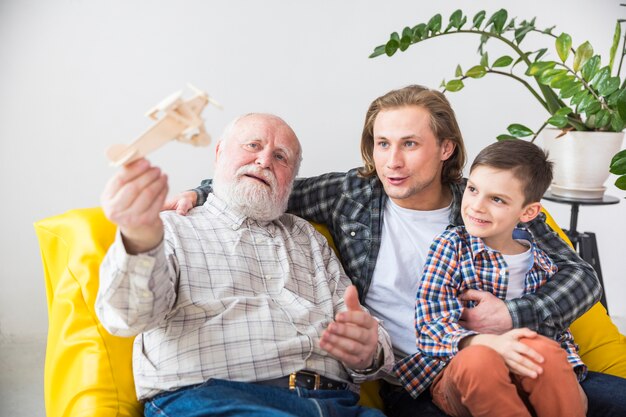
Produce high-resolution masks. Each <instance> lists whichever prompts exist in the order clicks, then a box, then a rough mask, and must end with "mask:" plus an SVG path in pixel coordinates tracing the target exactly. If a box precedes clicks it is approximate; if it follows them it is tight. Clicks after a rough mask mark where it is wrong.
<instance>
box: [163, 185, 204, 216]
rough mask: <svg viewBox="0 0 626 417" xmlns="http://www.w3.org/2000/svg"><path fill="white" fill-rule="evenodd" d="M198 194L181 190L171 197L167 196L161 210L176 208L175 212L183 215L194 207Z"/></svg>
mask: <svg viewBox="0 0 626 417" xmlns="http://www.w3.org/2000/svg"><path fill="white" fill-rule="evenodd" d="M197 200H198V195H197V194H196V193H195V192H194V191H183V192H182V193H180V194H178V195H175V196H174V197H172V198H168V199H167V201H166V202H165V204H164V205H163V208H162V210H176V213H178V214H180V215H181V216H184V215H186V214H187V212H188V211H189V210H191V209H192V208H194V206H195V205H196V201H197Z"/></svg>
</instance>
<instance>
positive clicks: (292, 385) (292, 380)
mask: <svg viewBox="0 0 626 417" xmlns="http://www.w3.org/2000/svg"><path fill="white" fill-rule="evenodd" d="M298 374H303V375H308V376H312V377H313V378H315V382H314V384H313V390H318V389H320V382H321V381H320V380H321V377H320V375H319V374H316V373H313V372H307V371H300V372H292V373H290V374H289V389H290V390H295V389H296V381H297V378H298Z"/></svg>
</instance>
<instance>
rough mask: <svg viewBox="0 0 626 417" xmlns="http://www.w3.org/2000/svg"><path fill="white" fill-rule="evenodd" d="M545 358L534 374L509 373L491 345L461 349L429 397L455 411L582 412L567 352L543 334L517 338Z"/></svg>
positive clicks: (504, 415) (542, 416) (554, 415)
mask: <svg viewBox="0 0 626 417" xmlns="http://www.w3.org/2000/svg"><path fill="white" fill-rule="evenodd" d="M520 341H521V342H523V343H525V344H527V345H528V346H530V347H531V348H533V349H534V350H535V351H537V352H538V353H539V354H541V355H542V356H543V358H544V362H543V364H541V366H542V367H543V372H542V373H541V374H540V375H539V376H538V377H537V378H535V379H533V378H529V377H523V376H520V375H517V374H513V373H511V372H510V371H509V369H508V367H507V366H506V364H505V362H504V359H503V358H502V356H500V354H498V353H497V352H496V351H495V350H493V349H491V348H489V347H486V346H480V345H474V346H468V347H467V348H465V349H463V350H461V351H460V352H459V353H458V354H457V355H456V356H455V357H454V358H453V359H452V360H451V361H450V363H449V364H448V366H446V368H445V369H444V370H443V371H442V372H441V373H440V374H439V375H437V378H435V381H434V382H433V384H432V386H431V388H430V389H431V393H432V397H433V402H434V403H435V404H436V405H437V407H439V408H440V409H441V410H443V411H444V412H446V413H447V414H450V415H451V416H454V417H466V416H467V417H471V416H473V417H483V416H498V417H509V416H511V417H512V416H516V417H517V416H528V417H530V416H537V417H558V416H567V417H578V416H580V417H584V416H585V414H586V411H587V405H586V403H587V401H586V397H585V395H584V392H583V391H582V389H581V388H580V384H579V383H578V380H577V379H576V374H575V373H574V370H573V368H572V365H571V364H570V363H569V362H568V361H567V354H566V352H565V350H563V349H562V348H561V347H560V346H559V344H558V343H557V342H555V341H553V340H550V339H548V338H546V337H543V336H537V337H535V338H532V339H530V338H524V339H520Z"/></svg>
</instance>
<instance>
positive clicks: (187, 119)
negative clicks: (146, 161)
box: [106, 84, 221, 166]
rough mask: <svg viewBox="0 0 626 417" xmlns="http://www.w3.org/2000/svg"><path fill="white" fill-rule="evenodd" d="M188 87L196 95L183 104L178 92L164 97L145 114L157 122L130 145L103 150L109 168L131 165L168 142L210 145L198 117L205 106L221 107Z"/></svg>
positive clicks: (180, 92) (201, 92) (204, 94)
mask: <svg viewBox="0 0 626 417" xmlns="http://www.w3.org/2000/svg"><path fill="white" fill-rule="evenodd" d="M188 86H189V88H190V89H191V90H193V91H194V92H195V93H196V94H195V96H193V97H192V98H190V99H189V100H183V99H182V98H181V97H182V91H178V92H176V93H174V94H172V95H171V96H169V97H167V98H166V99H165V100H163V101H161V102H160V103H159V104H158V105H156V106H155V107H154V108H152V109H151V110H150V111H148V113H147V114H146V115H147V116H148V117H149V118H151V119H153V120H156V121H157V122H156V123H155V124H153V125H152V126H151V127H150V128H149V129H148V130H146V131H145V132H144V133H143V134H142V135H141V136H139V137H138V138H137V139H135V141H134V142H132V143H131V144H130V145H123V144H117V145H113V146H111V147H110V148H109V149H107V151H106V156H107V158H108V159H109V161H111V165H114V166H120V165H124V164H128V163H131V162H133V161H134V160H136V159H139V158H142V157H144V156H146V155H148V154H149V153H150V152H152V151H154V150H155V149H157V148H160V147H161V146H163V145H164V144H165V143H166V142H169V141H171V140H178V141H181V142H184V143H190V144H192V145H195V146H207V145H209V144H210V143H211V137H210V136H209V134H208V133H207V131H206V128H205V126H204V121H203V120H202V117H201V116H200V114H201V113H202V110H203V109H204V107H205V106H206V105H207V104H208V103H211V104H213V105H214V106H216V107H218V108H221V106H220V105H219V103H217V102H216V101H215V100H213V99H211V98H210V97H209V95H208V94H207V93H205V92H204V91H201V90H199V89H197V88H196V87H194V86H192V85H191V84H188Z"/></svg>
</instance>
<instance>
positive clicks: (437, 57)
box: [0, 0, 626, 335]
mask: <svg viewBox="0 0 626 417" xmlns="http://www.w3.org/2000/svg"><path fill="white" fill-rule="evenodd" d="M478 3H479V2H472V3H471V4H470V5H469V6H466V4H468V2H464V1H460V0H448V1H438V2H425V1H415V0H406V1H387V2H381V1H363V0H344V1H334V0H316V1H299V2H288V1H279V0H267V1H252V0H250V1H244V0H229V1H211V2H210V1H200V0H188V1H165V0H141V1H132V0H131V1H129V0H124V1H122V0H107V1H97V0H95V1H86V0H51V1H45V2H44V1H36V0H3V1H2V2H0V195H1V196H2V203H1V204H0V227H1V228H0V230H1V231H2V233H1V234H0V268H1V269H0V335H2V334H4V335H15V334H31V333H44V332H46V329H47V322H46V320H47V317H46V301H45V291H44V281H43V275H42V267H41V261H40V257H39V250H38V245H37V241H36V238H35V234H34V231H33V228H32V223H33V222H34V221H36V220H38V219H41V218H44V217H47V216H51V215H55V214H58V213H62V212H64V211H66V210H68V209H71V208H76V207H89V206H96V205H98V199H99V194H100V190H101V189H102V187H103V185H104V183H105V182H106V180H107V178H108V177H109V176H110V175H111V173H112V172H113V170H112V169H111V168H110V167H109V166H108V165H107V161H106V160H105V158H104V154H103V152H104V149H106V147H107V146H108V145H110V144H112V143H115V142H129V141H131V140H132V139H133V138H134V137H135V136H136V135H138V134H139V133H141V132H142V131H143V130H144V129H146V128H147V127H148V126H149V125H150V122H149V121H148V119H145V118H144V117H143V113H144V112H145V111H146V110H148V109H149V108H150V107H151V106H152V105H154V104H156V103H157V102H158V101H159V100H160V99H162V98H163V97H165V96H166V95H168V94H170V93H172V92H174V91H176V90H178V89H180V88H182V87H183V86H184V85H185V83H186V82H188V81H191V82H193V83H195V84H196V85H197V86H199V87H201V88H203V89H206V90H208V91H209V93H211V94H212V95H214V96H215V97H216V98H217V99H218V100H220V101H221V102H222V104H223V105H224V106H225V110H224V111H223V112H220V111H218V110H215V109H213V108H212V109H209V110H208V111H206V112H205V116H206V119H207V127H208V129H209V130H210V131H211V132H212V133H213V134H214V135H215V136H217V135H218V134H219V133H220V131H221V130H222V128H223V127H224V125H225V124H226V123H227V121H228V120H230V119H231V118H233V117H234V116H236V115H238V114H241V113H243V112H249V111H267V112H274V113H277V114H279V115H281V116H283V117H284V118H285V119H286V120H287V121H288V122H290V123H291V124H292V126H293V127H294V129H295V130H296V132H297V133H298V134H299V136H300V138H301V140H302V142H303V145H304V152H305V160H304V162H303V165H302V170H301V174H302V175H313V174H318V173H322V172H326V171H331V170H347V169H349V168H352V167H355V166H357V165H359V163H360V157H359V137H360V132H361V127H362V123H363V119H364V114H365V110H366V109H367V106H368V105H369V103H370V101H371V100H372V99H374V98H375V97H377V96H379V95H381V94H383V93H385V92H387V91H388V90H390V89H392V88H396V87H401V86H404V85H406V84H409V83H420V84H425V85H429V86H432V87H437V86H438V85H439V83H440V81H441V79H442V78H444V77H447V78H450V77H451V76H452V75H453V74H454V68H455V67H456V64H457V63H461V64H462V65H463V66H464V67H465V68H469V67H470V66H471V65H474V64H475V63H477V62H478V58H477V56H476V54H475V53H474V51H475V49H476V46H477V39H476V38H475V37H472V36H454V37H448V38H443V39H440V40H432V41H429V42H426V43H423V44H420V45H417V46H414V47H412V48H411V49H410V50H409V51H408V52H406V53H404V54H401V55H399V56H397V57H393V58H392V59H388V58H386V57H380V58H377V59H375V60H370V59H368V58H367V57H368V55H369V54H370V52H371V51H372V49H373V47H374V46H376V45H379V44H381V43H384V42H385V41H386V40H387V38H388V36H389V33H391V32H392V31H395V30H401V29H402V28H403V27H404V26H413V25H414V24H416V23H418V22H423V21H426V20H428V18H430V17H431V16H432V15H433V14H434V13H436V12H442V13H443V15H444V16H445V17H446V19H447V16H449V15H450V13H451V12H452V11H453V10H454V9H456V8H457V7H465V9H466V11H468V12H469V13H470V14H471V15H473V13H474V12H476V11H478V7H477V4H478ZM618 3H619V2H618V1H617V0H616V1H608V0H603V1H602V2H594V4H593V5H592V3H591V2H589V1H586V0H558V1H551V2H547V1H536V0H532V1H531V0H526V1H524V2H519V1H513V0H506V1H495V0H491V1H482V2H480V4H481V5H482V6H483V7H484V8H485V9H487V10H488V11H490V12H493V11H495V10H496V9H497V8H499V7H507V8H508V9H509V11H510V12H511V14H512V15H517V16H520V17H523V18H530V17H532V16H535V15H537V16H539V19H538V24H540V25H544V26H551V25H552V24H558V29H560V30H563V31H566V32H569V33H570V34H571V35H572V36H573V38H574V43H575V44H576V45H577V44H579V43H582V42H583V41H584V40H590V41H591V43H592V44H593V45H594V46H595V48H596V50H598V51H600V52H601V53H603V54H605V55H606V54H607V53H608V48H609V42H610V40H611V37H612V33H613V27H614V22H615V18H616V17H617V16H622V17H624V16H626V9H625V8H620V7H619V6H618ZM495 55H497V53H496V52H494V54H493V55H492V57H495ZM467 84H468V87H467V88H466V89H465V90H464V91H462V92H460V93H456V94H450V95H449V97H450V100H451V101H452V104H453V106H454V108H455V109H456V112H457V114H458V118H459V121H460V124H461V128H462V130H463V132H464V135H465V139H466V142H467V146H468V150H469V154H470V158H473V157H474V156H475V155H476V153H477V151H478V150H479V149H481V148H482V147H484V146H486V145H487V144H488V143H490V142H491V141H492V140H493V138H494V137H495V136H496V135H497V134H499V133H502V132H503V131H504V129H505V127H506V126H507V125H508V124H509V123H511V122H514V121H518V122H522V123H526V124H529V125H531V126H538V124H539V123H540V122H541V121H542V120H543V119H544V118H545V114H543V113H542V111H541V109H540V108H539V106H538V105H537V103H536V102H534V101H533V99H532V97H531V96H530V95H529V94H528V93H527V92H526V91H525V90H523V89H522V88H521V87H520V86H518V85H515V84H513V83H512V82H510V81H509V80H506V79H497V78H492V79H490V80H489V79H483V80H477V81H474V82H468V83H467ZM213 152H214V148H213V146H211V147H210V148H192V147H189V146H184V145H180V144H169V145H167V147H165V148H163V149H161V150H160V151H158V152H157V153H155V154H154V156H153V157H152V158H151V159H152V160H153V162H154V163H156V164H158V165H160V166H161V167H163V169H164V170H165V171H167V172H168V173H169V175H170V188H171V190H172V192H176V191H179V190H183V189H186V188H190V187H192V186H195V185H196V184H197V183H198V181H199V180H200V179H202V178H205V177H208V176H210V175H211V173H212V159H213ZM609 193H610V194H613V195H619V196H620V197H623V196H624V195H625V193H624V192H621V191H619V190H616V189H615V188H612V187H610V189H609ZM546 206H547V207H548V209H549V210H550V211H551V212H552V213H553V214H554V215H555V217H556V219H557V221H558V222H559V223H560V224H562V225H567V224H568V221H569V220H568V219H569V211H568V207H566V206H558V205H554V204H550V203H546ZM625 217H626V202H622V203H621V204H619V205H616V206H610V207H602V208H587V207H584V208H582V210H581V214H580V221H579V228H580V229H581V230H592V231H595V232H596V233H597V234H598V239H599V246H600V251H601V256H602V267H603V270H604V275H605V281H606V287H607V292H608V297H609V303H610V308H611V309H612V312H613V313H614V314H616V315H621V316H626V303H624V301H623V299H624V295H626V276H625V274H624V272H623V268H622V262H623V260H622V259H621V258H622V257H623V255H624V248H625V247H626V245H625V244H624V243H623V239H624V236H626V221H625Z"/></svg>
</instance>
